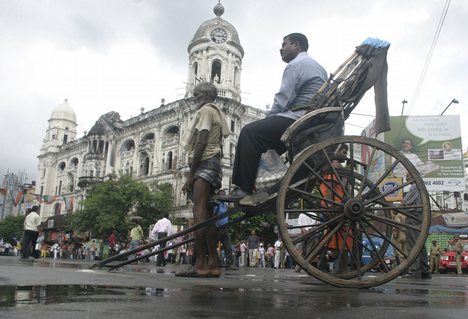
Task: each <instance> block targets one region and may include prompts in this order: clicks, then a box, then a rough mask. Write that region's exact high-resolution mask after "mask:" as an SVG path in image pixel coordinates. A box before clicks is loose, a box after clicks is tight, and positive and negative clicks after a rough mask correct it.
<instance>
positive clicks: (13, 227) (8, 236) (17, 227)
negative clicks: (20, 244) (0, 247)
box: [0, 216, 24, 245]
mask: <svg viewBox="0 0 468 319" xmlns="http://www.w3.org/2000/svg"><path fill="white" fill-rule="evenodd" d="M23 223H24V216H7V217H6V218H5V219H3V220H2V221H1V222H0V237H3V240H4V241H8V242H9V243H10V244H12V245H16V243H15V242H14V238H16V239H17V240H20V238H21V235H22V233H23Z"/></svg>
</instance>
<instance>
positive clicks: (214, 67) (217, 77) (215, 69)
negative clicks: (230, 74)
mask: <svg viewBox="0 0 468 319" xmlns="http://www.w3.org/2000/svg"><path fill="white" fill-rule="evenodd" d="M210 79H211V82H215V83H220V82H221V62H220V61H219V60H214V61H213V63H212V64H211V77H210Z"/></svg>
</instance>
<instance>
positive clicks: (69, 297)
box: [0, 285, 180, 308]
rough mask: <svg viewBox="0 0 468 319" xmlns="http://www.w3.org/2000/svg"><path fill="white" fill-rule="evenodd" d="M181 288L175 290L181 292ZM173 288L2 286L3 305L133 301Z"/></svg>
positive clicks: (164, 292)
mask: <svg viewBox="0 0 468 319" xmlns="http://www.w3.org/2000/svg"><path fill="white" fill-rule="evenodd" d="M177 290H180V289H174V291H177ZM168 291H169V289H165V288H144V287H137V288H133V287H113V286H94V285H41V286H0V308H6V307H15V306H20V305H25V304H53V303H70V302H105V301H122V300H125V301H131V300H134V299H137V298H139V297H141V296H158V297H164V296H166V293H167V292H168Z"/></svg>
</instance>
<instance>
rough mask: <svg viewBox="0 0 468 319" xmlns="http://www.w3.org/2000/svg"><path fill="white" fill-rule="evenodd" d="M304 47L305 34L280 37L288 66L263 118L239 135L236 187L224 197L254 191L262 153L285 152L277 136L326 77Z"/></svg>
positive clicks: (233, 197)
mask: <svg viewBox="0 0 468 319" xmlns="http://www.w3.org/2000/svg"><path fill="white" fill-rule="evenodd" d="M308 48H309V43H308V40H307V37H306V36H305V35H303V34H301V33H291V34H289V35H287V36H286V37H284V39H283V44H282V46H281V49H280V54H281V58H282V60H283V61H284V62H286V63H287V64H288V65H287V66H286V68H285V69H284V73H283V78H282V81H281V87H280V90H279V92H278V93H276V95H275V98H274V101H273V105H272V107H271V111H270V112H269V113H268V114H267V117H266V118H264V119H261V120H258V121H255V122H252V123H250V124H247V125H246V126H244V127H243V128H242V130H241V132H240V134H239V140H238V142H237V148H236V157H235V160H234V169H233V175H232V182H233V183H234V184H235V185H237V186H238V187H239V188H238V189H236V190H235V191H234V192H232V193H231V194H229V195H228V196H226V197H225V199H226V200H227V199H229V200H232V201H236V200H240V199H242V198H243V197H245V196H247V195H249V194H251V193H252V192H253V191H254V187H255V179H256V177H257V171H258V165H259V162H260V158H261V156H262V153H265V152H266V151H268V150H270V149H271V150H276V151H277V152H278V154H283V153H284V152H285V151H286V146H285V145H284V143H283V142H282V141H281V136H282V135H283V133H284V132H285V131H286V129H287V128H288V127H289V126H290V125H291V124H292V123H294V121H296V120H297V119H299V118H300V117H301V116H302V115H304V114H305V113H306V112H307V108H308V106H309V102H310V100H311V99H312V97H313V96H314V94H315V92H317V91H318V89H320V87H321V86H322V84H323V83H324V82H325V81H326V80H327V72H326V71H325V69H324V68H323V67H322V66H321V65H320V64H318V63H317V62H316V61H315V60H314V59H312V58H311V57H310V56H309V55H308V54H307V50H308Z"/></svg>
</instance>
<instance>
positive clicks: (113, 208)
mask: <svg viewBox="0 0 468 319" xmlns="http://www.w3.org/2000/svg"><path fill="white" fill-rule="evenodd" d="M168 189H169V187H168V186H167V185H151V188H150V186H149V185H148V184H145V183H143V182H140V181H135V180H133V179H132V178H131V177H129V176H123V177H121V178H119V179H116V180H109V181H106V182H103V183H99V184H95V185H93V186H92V188H91V189H90V190H89V191H88V195H87V198H86V199H85V200H84V201H83V209H82V210H81V211H80V212H77V213H74V214H73V215H72V217H71V224H72V227H73V228H74V229H76V230H79V231H82V232H83V231H91V233H92V237H94V238H106V237H107V236H109V234H110V232H111V231H112V230H115V231H116V233H117V236H119V237H120V238H126V237H127V234H128V231H129V229H130V223H129V218H128V212H129V211H130V210H133V212H134V213H135V214H136V215H138V216H140V217H142V220H141V226H142V227H143V229H144V230H146V229H148V226H149V225H150V224H153V223H154V222H155V220H157V219H158V218H159V217H160V216H161V214H162V212H163V211H167V210H171V209H172V206H173V205H172V203H173V200H172V190H171V189H170V190H171V191H170V192H169V191H168Z"/></svg>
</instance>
